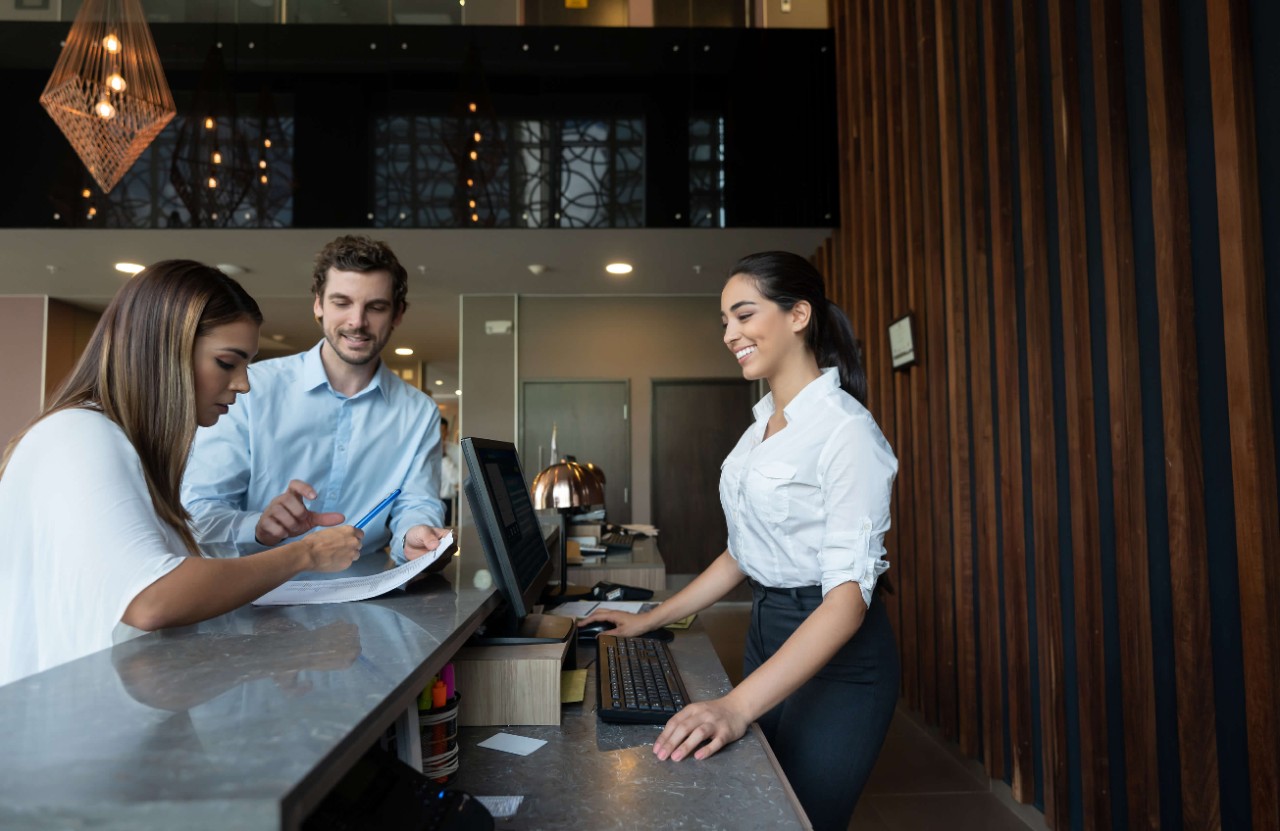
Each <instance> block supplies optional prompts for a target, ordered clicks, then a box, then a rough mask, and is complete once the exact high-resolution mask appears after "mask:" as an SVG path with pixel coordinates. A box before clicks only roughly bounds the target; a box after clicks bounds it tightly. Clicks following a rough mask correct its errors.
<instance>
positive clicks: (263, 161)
mask: <svg viewBox="0 0 1280 831" xmlns="http://www.w3.org/2000/svg"><path fill="white" fill-rule="evenodd" d="M258 167H260V168H261V169H263V170H266V169H267V160H266V159H259V160H258Z"/></svg>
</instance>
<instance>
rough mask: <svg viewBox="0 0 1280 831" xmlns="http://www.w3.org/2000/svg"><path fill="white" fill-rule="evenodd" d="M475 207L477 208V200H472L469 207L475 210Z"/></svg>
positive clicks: (468, 204)
mask: <svg viewBox="0 0 1280 831" xmlns="http://www.w3.org/2000/svg"><path fill="white" fill-rule="evenodd" d="M475 206H476V200H474V199H472V200H471V201H470V202H468V203H467V207H469V208H474V207H475Z"/></svg>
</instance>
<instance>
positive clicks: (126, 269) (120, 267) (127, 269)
mask: <svg viewBox="0 0 1280 831" xmlns="http://www.w3.org/2000/svg"><path fill="white" fill-rule="evenodd" d="M144 268H146V266H145V265H138V264H137V263H116V271H120V272H123V273H125V274H137V273H138V272H139V271H142V270H143V269H144Z"/></svg>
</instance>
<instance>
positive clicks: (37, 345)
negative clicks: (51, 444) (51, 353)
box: [0, 296, 47, 452]
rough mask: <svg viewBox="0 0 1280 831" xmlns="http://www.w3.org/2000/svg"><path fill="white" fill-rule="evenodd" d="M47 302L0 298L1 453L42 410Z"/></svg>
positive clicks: (7, 297)
mask: <svg viewBox="0 0 1280 831" xmlns="http://www.w3.org/2000/svg"><path fill="white" fill-rule="evenodd" d="M46 303H47V298H45V297H31V296H27V297H23V296H0V355H4V363H5V371H4V395H3V396H0V452H3V449H4V446H5V445H8V443H9V439H11V438H13V436H14V435H15V434H16V433H17V432H18V431H19V430H21V429H22V428H23V427H26V426H27V423H28V422H30V421H31V419H33V418H35V417H36V416H37V415H39V414H40V410H41V409H43V402H44V330H45V305H46Z"/></svg>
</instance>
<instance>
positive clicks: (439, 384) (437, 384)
mask: <svg viewBox="0 0 1280 831" xmlns="http://www.w3.org/2000/svg"><path fill="white" fill-rule="evenodd" d="M436 386H437V387H443V386H444V381H436Z"/></svg>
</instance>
